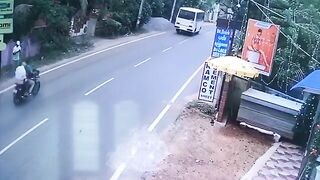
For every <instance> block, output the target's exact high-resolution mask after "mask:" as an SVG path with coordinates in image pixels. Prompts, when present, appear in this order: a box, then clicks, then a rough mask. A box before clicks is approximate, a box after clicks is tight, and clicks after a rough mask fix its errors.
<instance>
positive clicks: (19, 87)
mask: <svg viewBox="0 0 320 180" xmlns="http://www.w3.org/2000/svg"><path fill="white" fill-rule="evenodd" d="M39 78H40V72H39V71H38V70H33V72H32V73H31V75H30V77H29V79H30V80H32V81H34V83H35V84H34V87H33V88H32V92H31V94H29V89H30V86H31V84H29V83H28V81H27V80H25V81H24V82H23V84H18V83H16V84H15V87H14V90H13V103H14V104H15V105H20V104H21V103H22V102H24V101H25V100H26V99H27V98H28V97H30V96H36V95H38V93H39V91H40V80H39Z"/></svg>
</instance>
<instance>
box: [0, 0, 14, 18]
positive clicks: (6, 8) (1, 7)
mask: <svg viewBox="0 0 320 180" xmlns="http://www.w3.org/2000/svg"><path fill="white" fill-rule="evenodd" d="M13 4H14V1H13V0H0V15H7V14H13Z"/></svg>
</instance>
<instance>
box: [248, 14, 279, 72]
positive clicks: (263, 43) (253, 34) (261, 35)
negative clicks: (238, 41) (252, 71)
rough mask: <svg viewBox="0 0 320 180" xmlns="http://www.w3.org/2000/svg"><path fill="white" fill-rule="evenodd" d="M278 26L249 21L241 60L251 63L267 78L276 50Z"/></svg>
mask: <svg viewBox="0 0 320 180" xmlns="http://www.w3.org/2000/svg"><path fill="white" fill-rule="evenodd" d="M279 28H280V27H279V26H278V25H275V24H270V23H267V22H262V21H257V20H254V19H249V21H248V28H247V35H246V39H245V43H244V46H243V50H242V59H245V60H247V61H249V62H251V63H252V64H253V65H254V67H255V68H256V69H257V70H259V72H260V74H263V75H266V76H269V75H270V74H271V68H272V64H273V57H274V54H275V51H276V48H277V41H278V36H279Z"/></svg>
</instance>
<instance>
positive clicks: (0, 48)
mask: <svg viewBox="0 0 320 180" xmlns="http://www.w3.org/2000/svg"><path fill="white" fill-rule="evenodd" d="M6 47H7V45H6V43H4V42H3V34H0V51H3V50H5V49H6Z"/></svg>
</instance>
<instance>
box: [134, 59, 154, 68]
mask: <svg viewBox="0 0 320 180" xmlns="http://www.w3.org/2000/svg"><path fill="white" fill-rule="evenodd" d="M149 60H151V58H148V59H146V60H144V61H141V62H140V63H138V64H136V65H134V67H138V66H140V65H141V64H143V63H145V62H147V61H149Z"/></svg>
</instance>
